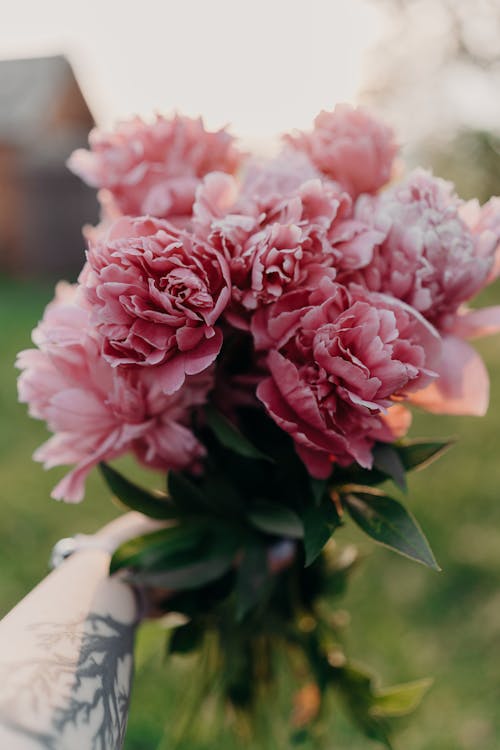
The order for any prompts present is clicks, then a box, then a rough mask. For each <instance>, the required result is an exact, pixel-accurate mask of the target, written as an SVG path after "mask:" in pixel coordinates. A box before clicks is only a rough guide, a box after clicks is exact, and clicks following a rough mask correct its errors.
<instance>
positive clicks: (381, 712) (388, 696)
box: [370, 678, 433, 718]
mask: <svg viewBox="0 0 500 750" xmlns="http://www.w3.org/2000/svg"><path fill="white" fill-rule="evenodd" d="M432 683H433V680H432V679H430V678H426V679H423V680H416V681H414V682H407V683H405V684H404V685H394V686H393V687H389V688H383V689H380V690H377V691H376V692H375V697H374V701H373V705H372V707H371V709H370V713H371V714H372V716H377V717H384V718H393V717H398V716H406V715H407V714H410V713H412V712H413V711H415V709H416V708H418V706H419V705H420V703H421V702H422V699H423V697H424V695H425V694H426V693H427V692H428V690H429V688H430V687H431V686H432Z"/></svg>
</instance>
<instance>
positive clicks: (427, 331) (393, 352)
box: [252, 280, 441, 477]
mask: <svg viewBox="0 0 500 750" xmlns="http://www.w3.org/2000/svg"><path fill="white" fill-rule="evenodd" d="M252 331H253V333H254V336H255V341H256V346H257V347H258V348H262V349H268V350H269V354H268V359H267V363H268V367H269V371H270V376H269V377H268V378H267V379H265V380H264V381H263V382H262V383H261V384H260V385H259V387H258V389H257V395H258V397H259V398H260V400H261V401H262V402H263V404H264V405H265V407H266V409H267V411H268V412H269V414H270V415H271V417H272V418H273V419H274V420H275V422H276V423H277V424H278V425H279V426H280V427H281V428H282V429H283V430H285V431H286V432H288V433H289V434H290V435H291V436H292V438H293V440H294V441H295V445H296V449H297V452H298V453H299V455H300V456H301V458H302V460H303V461H304V463H305V464H306V466H307V468H308V470H309V471H310V473H311V474H312V475H313V476H315V477H326V476H328V475H329V473H330V472H331V469H332V463H333V462H338V463H340V464H342V465H348V464H350V463H352V462H353V461H357V462H358V463H359V464H360V465H361V466H364V467H367V468H370V467H371V465H372V460H373V459H372V453H371V450H372V447H373V445H374V442H375V441H376V440H382V441H387V442H390V441H392V440H394V439H395V437H398V436H400V434H401V429H403V430H404V428H405V426H407V421H406V420H405V417H404V415H402V413H401V407H400V405H398V406H397V408H396V409H395V410H394V411H393V405H394V404H395V403H396V404H397V402H399V401H401V400H402V399H404V398H406V397H407V395H408V394H409V393H411V392H413V391H415V390H418V389H420V388H422V387H424V386H425V385H427V384H428V383H429V382H431V381H432V379H433V378H434V372H433V368H434V364H435V363H436V362H438V361H439V357H440V349H441V347H440V339H439V336H438V334H437V333H436V331H435V330H434V329H433V328H432V326H431V325H429V323H427V322H426V321H425V320H424V319H423V318H422V317H421V316H420V315H419V314H418V313H417V312H415V311H414V310H412V309H411V308H410V307H408V306H407V305H405V304H404V303H402V302H399V301H398V300H394V299H391V298H390V297H386V296H385V295H380V294H372V293H368V292H366V290H364V289H362V288H359V287H355V288H353V289H351V290H350V291H348V290H347V289H346V288H345V287H343V286H341V285H339V284H336V283H332V282H330V281H329V280H325V281H324V282H323V283H321V284H320V285H319V288H318V289H317V290H316V291H315V292H313V293H309V294H307V293H304V292H302V291H299V292H292V293H290V294H288V295H286V296H284V297H282V299H281V300H280V301H279V302H277V303H276V304H275V305H273V306H271V307H269V308H268V309H267V310H261V311H259V312H258V313H257V314H256V315H255V317H254V319H253V323H252Z"/></svg>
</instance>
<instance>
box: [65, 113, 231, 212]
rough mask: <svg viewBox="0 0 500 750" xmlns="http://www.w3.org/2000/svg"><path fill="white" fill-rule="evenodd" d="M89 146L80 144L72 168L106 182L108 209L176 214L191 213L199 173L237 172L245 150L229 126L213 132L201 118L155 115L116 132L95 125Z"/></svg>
mask: <svg viewBox="0 0 500 750" xmlns="http://www.w3.org/2000/svg"><path fill="white" fill-rule="evenodd" d="M89 142H90V151H86V150H84V149H79V150H77V151H75V153H74V154H73V155H72V156H71V158H70V159H69V162H68V166H69V168H70V169H71V170H72V171H73V172H75V174H77V175H79V176H80V177H82V179H83V180H85V182H87V183H88V184H89V185H91V186H92V187H98V188H104V189H105V191H106V192H105V193H104V194H103V196H102V198H103V202H104V203H105V204H107V206H108V208H107V210H108V211H109V210H110V204H111V210H113V207H114V210H115V211H116V210H118V211H119V212H120V213H121V214H127V215H132V216H142V215H144V214H151V215H152V216H156V217H159V218H167V217H168V218H174V217H179V216H186V215H189V214H190V213H191V209H192V205H193V201H194V195H195V191H196V187H197V185H198V183H199V181H200V179H201V178H202V177H203V176H204V175H206V174H208V173H209V172H212V171H214V170H218V171H221V172H229V173H231V174H232V173H234V172H235V171H236V170H237V168H238V166H239V164H240V162H241V161H242V158H243V155H242V154H241V153H240V152H238V151H237V149H236V148H235V146H234V144H233V138H232V136H230V135H229V134H228V133H227V132H226V131H225V130H219V131H217V132H209V131H207V130H205V128H204V126H203V122H202V120H201V119H198V120H194V119H190V118H188V117H181V116H180V115H175V116H174V117H171V118H165V117H161V116H159V115H158V116H157V117H156V119H155V120H154V121H153V122H152V123H146V122H144V121H143V120H141V119H140V118H139V117H136V118H134V119H133V120H130V121H128V122H122V123H120V124H119V125H118V127H117V128H116V130H115V131H114V132H112V133H103V132H101V131H99V130H93V131H92V133H91V134H90V138H89Z"/></svg>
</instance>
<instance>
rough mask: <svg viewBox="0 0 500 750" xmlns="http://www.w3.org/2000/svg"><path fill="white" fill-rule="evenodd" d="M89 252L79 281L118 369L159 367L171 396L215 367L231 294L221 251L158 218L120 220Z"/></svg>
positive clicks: (160, 380) (110, 359)
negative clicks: (189, 378)
mask: <svg viewBox="0 0 500 750" xmlns="http://www.w3.org/2000/svg"><path fill="white" fill-rule="evenodd" d="M87 257H88V263H87V266H86V268H85V269H84V272H83V274H82V276H81V283H82V284H83V285H84V287H85V294H86V297H87V300H88V303H89V304H90V306H91V307H92V322H93V324H94V325H95V326H96V329H97V331H98V333H99V334H100V335H101V336H102V337H103V339H104V343H103V355H104V357H105V359H106V360H107V361H108V362H109V363H110V364H111V365H112V366H113V367H118V366H120V365H146V366H155V373H154V377H155V379H156V380H157V382H158V384H159V386H160V387H161V388H162V390H163V391H164V392H165V393H168V394H172V393H174V392H175V391H176V390H178V389H179V388H180V387H181V386H182V384H183V383H184V378H185V376H186V375H195V374H197V373H199V372H202V371H203V370H205V369H206V368H207V367H208V366H209V365H211V364H212V362H213V361H214V360H215V358H216V356H217V354H218V353H219V351H220V348H221V346H222V333H221V331H220V328H218V327H217V326H216V323H217V321H218V319H219V317H220V316H221V314H222V313H223V312H224V309H225V307H226V305H227V303H228V301H229V299H230V295H231V283H230V279H229V270H228V267H227V263H226V261H225V259H224V258H223V256H222V255H221V254H220V253H218V252H217V251H215V250H213V249H212V248H211V247H208V246H206V245H202V244H201V243H200V242H199V241H197V240H195V239H193V237H192V236H191V235H190V234H187V233H183V232H180V231H178V230H176V229H175V228H174V227H172V225H170V224H168V223H167V222H165V221H162V220H160V219H150V218H138V219H128V218H122V219H119V220H118V221H117V222H116V223H114V224H113V225H112V227H111V228H110V230H109V232H108V234H107V235H106V237H105V238H103V239H101V240H100V241H98V242H97V243H96V244H92V243H91V244H90V247H89V251H88V256H87Z"/></svg>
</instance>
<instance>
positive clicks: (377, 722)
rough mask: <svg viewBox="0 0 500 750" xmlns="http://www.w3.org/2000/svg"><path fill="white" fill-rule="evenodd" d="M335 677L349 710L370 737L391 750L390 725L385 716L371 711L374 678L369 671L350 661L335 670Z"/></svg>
mask: <svg viewBox="0 0 500 750" xmlns="http://www.w3.org/2000/svg"><path fill="white" fill-rule="evenodd" d="M335 673H336V679H337V680H338V684H339V687H340V690H341V692H342V696H343V698H344V700H345V702H346V704H347V707H348V709H349V712H350V714H351V716H352V718H353V719H354V721H355V722H356V724H357V725H358V727H359V728H360V729H361V731H362V732H363V733H364V734H365V735H366V736H367V737H369V738H370V739H373V740H378V741H379V742H381V743H383V744H384V745H385V747H386V748H388V749H389V750H392V744H391V740H390V727H389V725H388V723H387V721H386V719H385V718H383V717H381V716H380V717H379V716H373V715H372V713H371V710H372V707H373V704H374V700H375V687H374V685H375V680H374V677H373V675H372V674H371V672H368V671H367V670H365V669H364V668H363V667H360V666H358V665H357V664H354V663H352V662H348V663H347V664H346V665H345V666H344V667H341V668H339V669H336V670H335Z"/></svg>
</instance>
